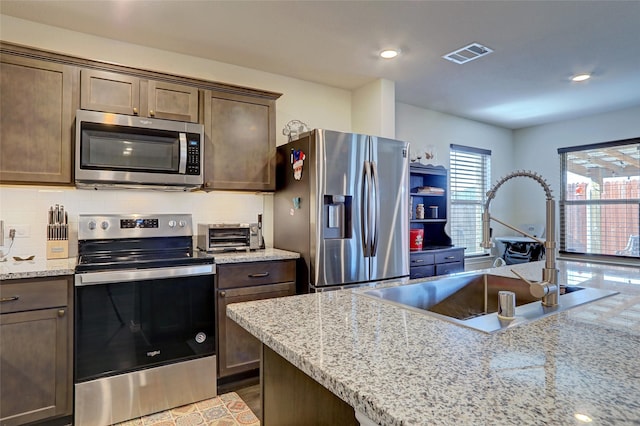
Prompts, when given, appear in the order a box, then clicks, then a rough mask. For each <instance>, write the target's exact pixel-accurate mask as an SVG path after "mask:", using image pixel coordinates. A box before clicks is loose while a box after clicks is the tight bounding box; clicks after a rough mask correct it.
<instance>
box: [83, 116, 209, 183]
mask: <svg viewBox="0 0 640 426" xmlns="http://www.w3.org/2000/svg"><path fill="white" fill-rule="evenodd" d="M203 151H204V126H203V125H202V124H195V123H186V122H180V121H172V120H160V119H155V118H144V117H134V116H129V115H121V114H110V113H103V112H96V111H84V110H78V111H77V112H76V167H75V179H76V186H78V187H81V188H85V187H88V188H96V189H97V188H102V187H108V188H112V187H133V188H140V187H143V188H149V187H150V186H151V187H153V188H158V189H165V190H189V189H195V188H199V187H201V186H202V183H203V179H204V178H203V168H202V161H203V158H204V152H203Z"/></svg>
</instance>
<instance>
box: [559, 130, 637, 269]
mask: <svg viewBox="0 0 640 426" xmlns="http://www.w3.org/2000/svg"><path fill="white" fill-rule="evenodd" d="M627 145H637V149H638V152H639V153H640V138H632V139H623V140H618V141H611V142H601V143H595V144H588V145H579V146H572V147H564V148H558V155H559V160H560V197H559V198H560V199H559V216H560V218H559V222H560V223H559V225H560V233H559V236H558V239H559V243H558V253H559V254H560V255H570V256H579V257H589V258H601V259H605V260H606V259H611V260H617V259H625V260H626V259H629V260H633V259H636V260H637V259H640V255H633V253H630V254H629V255H623V254H617V253H616V254H608V253H603V252H602V251H601V250H599V251H597V252H594V251H591V252H590V251H589V248H588V246H587V247H586V248H585V249H584V250H583V251H576V250H575V249H574V250H569V249H568V244H567V243H568V241H567V240H568V238H569V237H570V235H568V228H569V227H570V224H568V223H567V220H568V216H569V213H568V209H569V208H571V207H575V206H586V207H590V206H591V207H594V208H597V209H598V213H597V214H596V213H594V214H595V215H596V216H599V217H600V218H601V217H602V216H601V215H603V209H602V208H603V207H605V206H616V205H617V206H620V205H629V206H630V207H631V210H634V205H637V211H638V216H639V217H640V196H639V197H638V198H598V199H588V200H587V199H585V200H573V199H567V194H568V191H569V185H570V183H569V179H568V173H569V172H570V170H569V169H568V165H567V161H568V157H569V154H572V153H578V152H584V151H595V150H602V149H608V148H615V147H623V146H627ZM637 161H638V168H639V169H640V158H638V160H637ZM633 176H635V175H633ZM639 176H640V172H639ZM600 220H601V219H600ZM611 226H613V224H612V225H611ZM599 228H600V229H602V228H603V225H602V222H600V226H599ZM604 228H607V223H605V225H604ZM586 232H589V230H587V231H586ZM631 235H640V219H639V220H638V229H637V230H635V234H634V233H632V234H630V236H631ZM588 238H593V236H589V237H588ZM629 241H630V240H629ZM606 243H607V240H606V239H604V238H599V244H598V246H599V247H602V246H606ZM569 248H570V247H569ZM621 251H623V250H616V252H621Z"/></svg>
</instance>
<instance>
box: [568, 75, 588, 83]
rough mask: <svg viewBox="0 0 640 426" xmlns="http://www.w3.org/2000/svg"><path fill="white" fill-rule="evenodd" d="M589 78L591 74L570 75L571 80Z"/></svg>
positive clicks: (577, 80) (576, 80) (578, 80)
mask: <svg viewBox="0 0 640 426" xmlns="http://www.w3.org/2000/svg"><path fill="white" fill-rule="evenodd" d="M590 78H591V74H576V75H574V76H573V77H571V81H575V82H580V81H586V80H589V79H590Z"/></svg>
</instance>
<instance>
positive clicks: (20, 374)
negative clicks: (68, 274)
mask: <svg viewBox="0 0 640 426" xmlns="http://www.w3.org/2000/svg"><path fill="white" fill-rule="evenodd" d="M71 289H72V287H71V282H70V279H67V278H57V279H36V280H31V279H25V280H12V281H8V282H3V283H1V284H0V300H1V302H0V401H1V403H0V424H2V425H3V426H11V425H22V424H25V423H30V422H36V421H43V420H48V419H53V418H56V417H64V416H70V415H71V414H72V391H73V382H72V365H73V364H72V335H73V334H72V328H71V327H72V325H73V318H72V315H73V314H72V308H71V307H72V299H71V298H70V297H69V296H70V295H71Z"/></svg>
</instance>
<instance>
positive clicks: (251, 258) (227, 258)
mask: <svg viewBox="0 0 640 426" xmlns="http://www.w3.org/2000/svg"><path fill="white" fill-rule="evenodd" d="M299 257H300V253H295V252H292V251H287V250H280V249H276V248H266V249H263V250H256V251H236V252H229V253H213V258H214V259H215V262H216V264H217V265H221V264H223V263H241V262H265V261H270V260H286V259H298V258H299Z"/></svg>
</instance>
